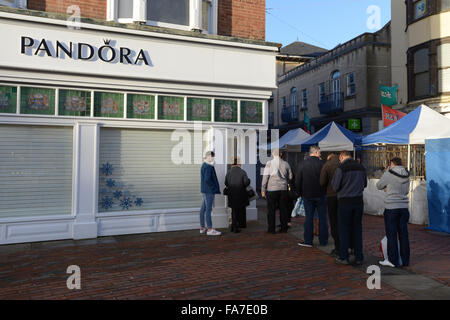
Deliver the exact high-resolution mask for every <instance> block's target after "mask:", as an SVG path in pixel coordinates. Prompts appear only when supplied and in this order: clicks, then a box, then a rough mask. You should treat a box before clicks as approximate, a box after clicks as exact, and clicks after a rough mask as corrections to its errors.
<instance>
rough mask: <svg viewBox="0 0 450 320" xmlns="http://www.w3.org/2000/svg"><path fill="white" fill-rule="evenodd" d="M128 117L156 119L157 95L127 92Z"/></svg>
mask: <svg viewBox="0 0 450 320" xmlns="http://www.w3.org/2000/svg"><path fill="white" fill-rule="evenodd" d="M127 118H130V119H154V118H155V96H150V95H142V94H127Z"/></svg>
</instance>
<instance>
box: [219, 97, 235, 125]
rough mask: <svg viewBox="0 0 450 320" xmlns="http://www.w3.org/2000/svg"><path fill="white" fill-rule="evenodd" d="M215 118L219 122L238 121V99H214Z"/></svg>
mask: <svg viewBox="0 0 450 320" xmlns="http://www.w3.org/2000/svg"><path fill="white" fill-rule="evenodd" d="M214 118H215V121H217V122H237V101H235V100H220V99H217V100H214Z"/></svg>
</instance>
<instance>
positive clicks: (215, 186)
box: [201, 162, 220, 194]
mask: <svg viewBox="0 0 450 320" xmlns="http://www.w3.org/2000/svg"><path fill="white" fill-rule="evenodd" d="M201 174H202V177H201V192H202V193H212V194H220V186H219V181H218V180H217V175H216V169H214V166H212V165H210V164H207V163H206V162H204V163H203V165H202V169H201Z"/></svg>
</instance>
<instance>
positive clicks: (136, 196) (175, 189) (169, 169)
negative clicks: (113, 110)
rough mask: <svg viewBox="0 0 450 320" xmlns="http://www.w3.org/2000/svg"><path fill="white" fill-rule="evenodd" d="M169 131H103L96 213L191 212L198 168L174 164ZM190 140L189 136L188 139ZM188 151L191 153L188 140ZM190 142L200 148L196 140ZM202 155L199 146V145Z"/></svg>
mask: <svg viewBox="0 0 450 320" xmlns="http://www.w3.org/2000/svg"><path fill="white" fill-rule="evenodd" d="M172 132H173V131H172V130H139V129H115V128H103V129H102V130H101V135H100V163H99V167H100V170H99V174H100V179H99V206H98V208H99V212H111V211H126V210H145V209H176V208H197V207H199V206H200V205H201V194H200V168H201V164H194V157H193V156H191V164H180V165H177V164H175V163H174V162H173V161H172V159H171V154H172V149H173V148H174V146H176V145H177V144H179V143H180V141H171V135H172ZM191 136H192V137H193V134H191ZM191 140H192V143H191V144H190V145H191V151H192V154H193V153H194V150H196V149H195V148H194V141H193V140H194V139H193V138H192V139H191ZM195 143H197V145H198V144H202V142H201V141H196V142H195ZM199 147H200V148H199V150H201V152H202V153H203V151H202V148H203V146H202V145H201V146H199Z"/></svg>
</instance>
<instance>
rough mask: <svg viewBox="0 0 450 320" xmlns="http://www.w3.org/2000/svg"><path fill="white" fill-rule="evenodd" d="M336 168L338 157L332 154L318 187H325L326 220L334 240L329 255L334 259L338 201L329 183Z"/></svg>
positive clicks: (336, 238) (336, 244)
mask: <svg viewBox="0 0 450 320" xmlns="http://www.w3.org/2000/svg"><path fill="white" fill-rule="evenodd" d="M338 166H339V156H338V155H337V154H335V153H332V154H330V155H329V156H328V158H327V162H326V163H325V164H324V165H323V168H322V171H321V172H320V185H321V186H322V187H327V209H328V220H329V221H330V229H331V236H332V237H333V240H334V249H333V251H331V255H333V256H335V257H337V256H338V254H339V232H338V199H337V194H336V191H334V189H333V187H332V186H331V181H332V179H333V176H334V172H335V171H336V169H337V167H338Z"/></svg>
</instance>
